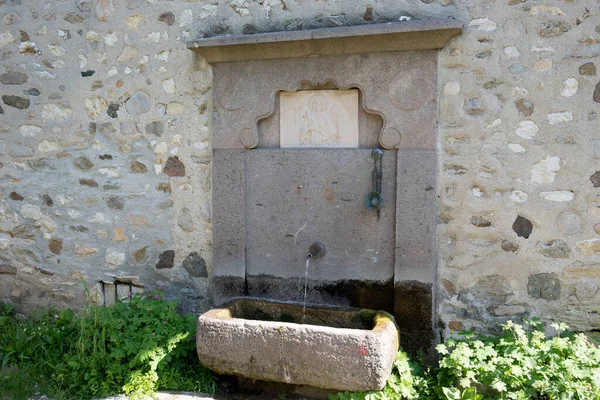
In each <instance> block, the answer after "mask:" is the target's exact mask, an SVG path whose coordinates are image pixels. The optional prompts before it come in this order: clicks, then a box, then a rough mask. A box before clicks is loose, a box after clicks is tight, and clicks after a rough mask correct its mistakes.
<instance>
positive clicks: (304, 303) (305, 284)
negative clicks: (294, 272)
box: [302, 254, 312, 323]
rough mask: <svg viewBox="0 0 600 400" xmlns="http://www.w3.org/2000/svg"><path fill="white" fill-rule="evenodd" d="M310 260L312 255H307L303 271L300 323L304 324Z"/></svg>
mask: <svg viewBox="0 0 600 400" xmlns="http://www.w3.org/2000/svg"><path fill="white" fill-rule="evenodd" d="M311 258H312V254H309V255H308V256H307V257H306V264H305V271H304V302H303V303H302V323H304V319H305V318H306V291H307V289H308V266H309V265H310V259H311Z"/></svg>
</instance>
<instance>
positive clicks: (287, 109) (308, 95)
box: [279, 90, 358, 148]
mask: <svg viewBox="0 0 600 400" xmlns="http://www.w3.org/2000/svg"><path fill="white" fill-rule="evenodd" d="M279 106H280V110H279V115H280V125H279V126H280V143H281V147H282V148H290V147H333V148H358V90H305V91H299V92H294V93H289V92H280V93H279Z"/></svg>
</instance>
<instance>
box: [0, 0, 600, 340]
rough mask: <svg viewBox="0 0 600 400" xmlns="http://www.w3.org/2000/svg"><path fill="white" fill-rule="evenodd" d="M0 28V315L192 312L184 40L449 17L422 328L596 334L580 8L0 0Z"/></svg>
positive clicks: (193, 99) (206, 182) (196, 279)
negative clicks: (164, 305) (539, 321)
mask: <svg viewBox="0 0 600 400" xmlns="http://www.w3.org/2000/svg"><path fill="white" fill-rule="evenodd" d="M0 17H1V18H2V22H1V23H0V58H1V59H2V64H1V66H0V82H1V83H0V88H1V95H2V102H1V103H0V106H1V108H0V163H1V164H0V166H1V167H0V176H1V178H0V188H1V193H2V196H1V198H0V274H1V276H0V301H8V302H12V303H15V304H16V305H17V306H18V307H19V309H20V310H22V311H29V310H31V309H32V308H34V307H35V306H37V305H49V304H51V305H55V306H65V305H68V306H71V307H80V306H81V305H82V304H83V303H84V301H85V300H86V296H87V297H89V298H90V299H91V300H93V301H95V302H97V303H100V304H103V303H105V302H110V301H112V300H111V298H112V295H113V293H114V291H115V290H116V292H117V294H120V295H127V292H128V291H136V290H141V288H142V287H143V288H146V289H147V288H159V287H161V288H164V289H166V290H167V293H168V295H169V296H170V297H177V298H180V299H183V306H184V309H185V310H187V311H199V310H203V309H206V308H207V307H208V306H209V305H210V303H211V300H210V298H211V295H210V290H209V282H208V279H207V274H209V273H210V269H211V237H212V234H211V204H210V198H211V148H210V133H211V126H210V124H211V118H210V116H211V112H212V104H211V102H212V92H211V84H212V76H211V69H210V67H209V66H208V65H207V64H206V63H205V62H204V61H202V60H200V59H197V58H196V57H195V56H194V54H193V53H192V52H191V51H189V50H187V49H186V48H185V40H186V39H191V38H195V37H197V36H198V35H223V34H233V33H246V34H251V33H254V32H264V31H275V30H282V29H288V30H292V29H310V28H319V27H329V26H342V25H355V24H362V23H371V22H386V21H396V20H399V19H407V18H434V17H435V18H446V17H452V18H457V19H460V20H461V21H463V22H464V26H465V29H464V32H463V34H462V35H461V36H460V37H458V38H456V39H454V40H452V41H451V42H450V43H449V44H448V46H447V47H446V48H445V49H444V50H443V51H441V52H440V55H439V82H438V90H439V138H438V150H439V168H440V170H439V179H438V194H439V205H438V213H439V225H438V252H437V253H438V277H437V280H436V281H437V282H438V283H439V285H438V290H437V304H438V308H437V311H438V317H439V323H440V329H441V330H443V331H444V333H445V334H449V333H450V332H451V331H456V330H458V329H462V328H480V327H489V326H493V325H496V324H497V323H498V322H500V321H503V320H506V319H519V318H521V317H523V316H540V317H542V318H543V319H559V320H562V321H565V322H567V323H569V324H570V325H571V326H572V327H574V328H576V329H582V330H589V329H597V328H600V316H599V314H598V311H599V308H598V306H597V304H598V301H599V300H600V299H599V295H598V284H600V282H599V280H600V265H597V264H596V263H598V262H599V261H600V258H599V255H600V196H599V194H600V192H599V191H600V189H598V188H597V186H598V187H600V172H597V170H600V168H598V164H597V163H598V161H596V160H598V159H600V137H595V134H596V131H597V130H598V127H599V126H600V125H599V121H600V120H598V119H597V112H598V108H599V103H600V84H599V77H598V75H597V72H596V66H597V64H598V61H597V57H598V56H600V43H597V42H598V40H599V39H600V10H599V6H598V3H597V2H596V1H594V0H583V1H577V2H575V1H567V0H548V1H532V0H529V1H527V0H462V1H460V0H454V1H452V0H427V1H426V0H422V1H398V0H371V1H366V0H353V1H341V0H340V1H334V0H329V1H327V0H302V1H301V0H253V1H250V0H219V1H216V0H214V1H212V2H210V1H193V0H188V1H182V0H179V1H158V0H122V1H117V0H98V1H87V0H78V1H75V0H71V1H45V2H32V1H26V0H0ZM404 134H407V135H408V134H410V133H409V132H407V133H404ZM84 282H85V283H86V285H85V287H84V285H83V283H84ZM101 282H104V283H101ZM115 283H117V286H116V287H115V286H111V285H113V284H115ZM85 288H87V291H86V289H85ZM115 288H116V289H115ZM119 288H120V289H119ZM105 297H106V298H105Z"/></svg>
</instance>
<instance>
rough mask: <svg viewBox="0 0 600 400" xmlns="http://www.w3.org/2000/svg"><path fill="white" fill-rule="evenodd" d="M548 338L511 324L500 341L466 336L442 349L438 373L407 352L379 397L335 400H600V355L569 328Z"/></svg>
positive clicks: (558, 327) (533, 327) (534, 326)
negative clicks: (416, 360) (412, 357)
mask: <svg viewBox="0 0 600 400" xmlns="http://www.w3.org/2000/svg"><path fill="white" fill-rule="evenodd" d="M552 327H553V328H554V330H555V331H556V332H557V334H556V335H554V336H552V337H547V336H546V334H545V332H544V329H543V326H542V325H541V324H540V323H539V321H529V322H526V323H525V324H524V325H519V324H515V323H512V322H510V321H509V322H507V323H506V324H504V325H503V326H502V328H503V332H504V334H503V335H502V336H500V337H486V336H476V335H474V334H473V333H472V332H464V333H463V337H462V338H461V339H449V340H447V341H446V343H444V344H440V345H438V346H437V351H438V353H439V354H440V357H441V358H440V362H439V367H438V368H436V369H429V368H424V367H423V366H422V363H421V364H419V363H415V362H412V361H410V360H409V359H408V357H407V356H406V354H405V353H404V352H402V351H400V352H399V353H398V356H397V357H396V361H395V363H394V371H393V375H392V377H391V378H390V380H389V381H388V384H387V385H386V387H385V388H384V389H383V390H381V391H378V392H368V393H348V392H346V393H339V394H336V395H333V396H330V400H385V399H442V400H488V399H490V400H491V399H517V400H529V399H533V400H551V399H560V400H567V399H568V400H600V349H599V348H598V346H597V345H595V344H594V343H591V342H590V341H589V340H588V339H587V337H586V336H585V335H583V334H581V333H580V334H573V333H567V332H566V329H567V326H566V325H565V324H552Z"/></svg>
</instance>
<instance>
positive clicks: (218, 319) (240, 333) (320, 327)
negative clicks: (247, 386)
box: [196, 298, 399, 391]
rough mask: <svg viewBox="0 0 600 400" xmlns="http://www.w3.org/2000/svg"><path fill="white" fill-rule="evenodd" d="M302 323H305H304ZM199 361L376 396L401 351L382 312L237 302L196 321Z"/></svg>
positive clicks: (227, 369)
mask: <svg viewBox="0 0 600 400" xmlns="http://www.w3.org/2000/svg"><path fill="white" fill-rule="evenodd" d="M302 322H304V323H302ZM196 344H197V349H198V357H199V359H200V362H201V363H202V364H203V365H204V366H206V367H208V368H210V369H212V370H213V371H215V372H217V373H220V374H227V375H237V376H242V377H246V378H251V379H257V380H264V381H274V382H284V383H289V384H294V385H307V386H312V387H317V388H324V389H335V390H340V391H342V390H350V391H368V390H379V389H381V388H382V387H383V386H385V383H386V381H387V379H388V378H389V376H390V373H391V370H392V365H393V362H394V359H395V357H396V352H397V351H398V345H399V339H398V330H397V328H396V324H395V321H394V317H392V316H391V315H390V314H388V313H387V312H385V311H374V310H366V309H347V308H334V307H324V306H318V307H317V306H308V305H307V307H306V314H305V317H304V321H303V306H302V304H295V303H280V302H275V301H269V300H263V299H252V298H238V299H235V300H233V301H232V302H230V303H228V304H226V305H224V306H222V307H220V308H215V309H212V310H210V311H208V312H206V313H204V314H202V315H201V316H200V318H199V319H198V331H197V336H196Z"/></svg>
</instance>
